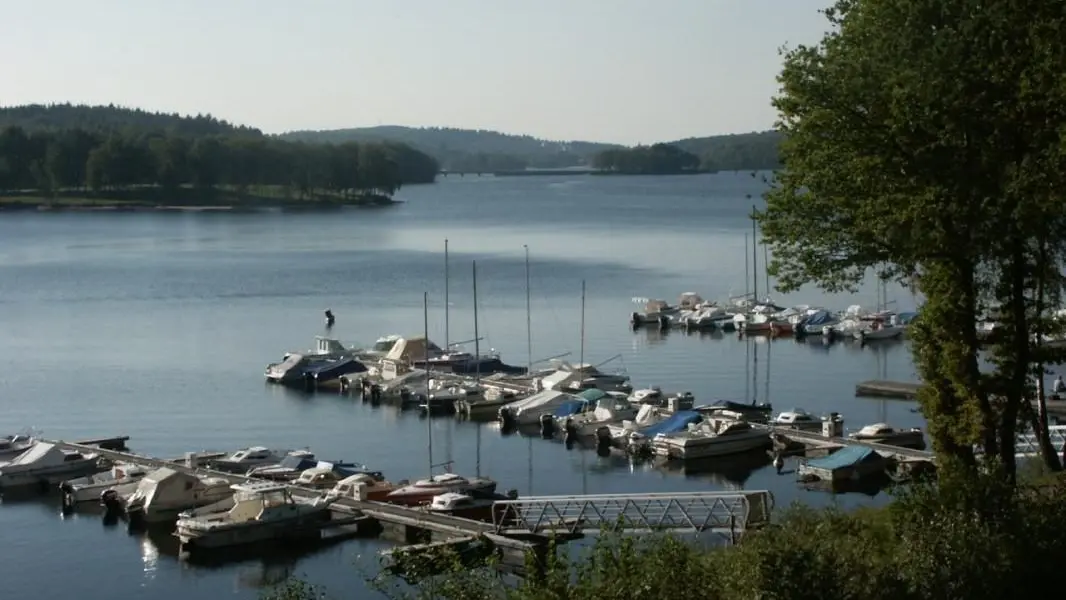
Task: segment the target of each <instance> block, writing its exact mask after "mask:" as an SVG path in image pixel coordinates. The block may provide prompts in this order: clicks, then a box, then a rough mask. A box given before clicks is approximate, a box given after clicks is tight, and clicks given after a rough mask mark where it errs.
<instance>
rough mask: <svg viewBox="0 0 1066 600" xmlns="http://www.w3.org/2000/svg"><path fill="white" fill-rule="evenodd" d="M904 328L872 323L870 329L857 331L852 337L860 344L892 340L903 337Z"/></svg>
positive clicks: (865, 328)
mask: <svg viewBox="0 0 1066 600" xmlns="http://www.w3.org/2000/svg"><path fill="white" fill-rule="evenodd" d="M904 329H905V328H904V327H901V326H899V325H886V324H883V323H879V322H874V324H873V325H871V326H870V327H864V328H861V329H857V330H855V331H854V332H853V334H852V335H854V336H855V339H857V340H859V341H860V342H872V341H876V340H894V339H898V338H900V337H902V336H903V331H904Z"/></svg>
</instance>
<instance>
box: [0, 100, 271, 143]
mask: <svg viewBox="0 0 1066 600" xmlns="http://www.w3.org/2000/svg"><path fill="white" fill-rule="evenodd" d="M8 126H16V127H21V128H22V129H23V130H25V131H26V132H28V133H32V132H35V131H56V130H61V129H81V130H84V131H118V130H123V129H138V130H141V131H159V132H166V133H170V134H176V135H187V136H200V135H224V134H246V135H255V136H261V135H263V134H262V132H261V131H259V130H258V129H255V128H253V127H245V126H243V125H233V124H231V123H229V122H227V121H223V120H221V119H216V118H215V117H212V116H211V115H196V116H191V115H190V116H183V115H179V114H177V113H159V112H149V111H146V110H141V109H139V108H125V107H122V106H115V105H114V104H111V105H108V106H89V105H84V104H47V105H45V104H26V105H23V106H10V107H0V129H3V128H5V127H8Z"/></svg>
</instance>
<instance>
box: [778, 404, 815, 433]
mask: <svg viewBox="0 0 1066 600" xmlns="http://www.w3.org/2000/svg"><path fill="white" fill-rule="evenodd" d="M824 420H825V419H822V418H819V417H815V416H814V415H812V414H811V413H809V412H807V411H805V410H803V409H802V408H793V409H792V410H786V411H784V412H782V413H780V414H778V415H777V416H776V417H774V418H773V420H771V421H770V424H771V425H773V426H774V427H785V428H788V429H799V430H802V431H821V429H822V423H823V421H824Z"/></svg>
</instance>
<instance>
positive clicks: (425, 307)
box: [422, 292, 433, 477]
mask: <svg viewBox="0 0 1066 600" xmlns="http://www.w3.org/2000/svg"><path fill="white" fill-rule="evenodd" d="M422 320H423V322H424V325H425V334H426V339H425V348H426V368H425V370H426V402H429V292H422ZM426 412H427V414H426V440H427V443H428V444H429V475H430V477H432V476H433V419H430V418H429V414H428V412H429V411H428V410H427V411H426Z"/></svg>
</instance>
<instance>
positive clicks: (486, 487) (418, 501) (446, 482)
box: [385, 473, 496, 506]
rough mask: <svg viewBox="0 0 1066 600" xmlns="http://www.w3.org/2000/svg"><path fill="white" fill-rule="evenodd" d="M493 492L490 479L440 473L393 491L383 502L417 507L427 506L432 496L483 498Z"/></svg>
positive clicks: (492, 482)
mask: <svg viewBox="0 0 1066 600" xmlns="http://www.w3.org/2000/svg"><path fill="white" fill-rule="evenodd" d="M495 491H496V482H495V481H493V480H491V479H488V478H482V477H474V478H471V479H467V478H466V477H463V476H462V475H458V474H456V473H441V474H440V475H434V476H432V477H430V478H429V479H421V480H418V481H416V482H414V483H411V484H408V485H405V486H403V487H401V488H398V489H396V490H393V491H392V492H390V493H389V494H387V495H386V496H385V501H386V502H391V503H393V504H403V505H406V506H418V505H422V504H429V503H430V502H431V501H432V500H433V497H434V496H439V495H440V494H444V493H447V492H458V493H462V494H471V495H475V496H477V495H480V496H484V495H487V494H492V493H494V492H495Z"/></svg>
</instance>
